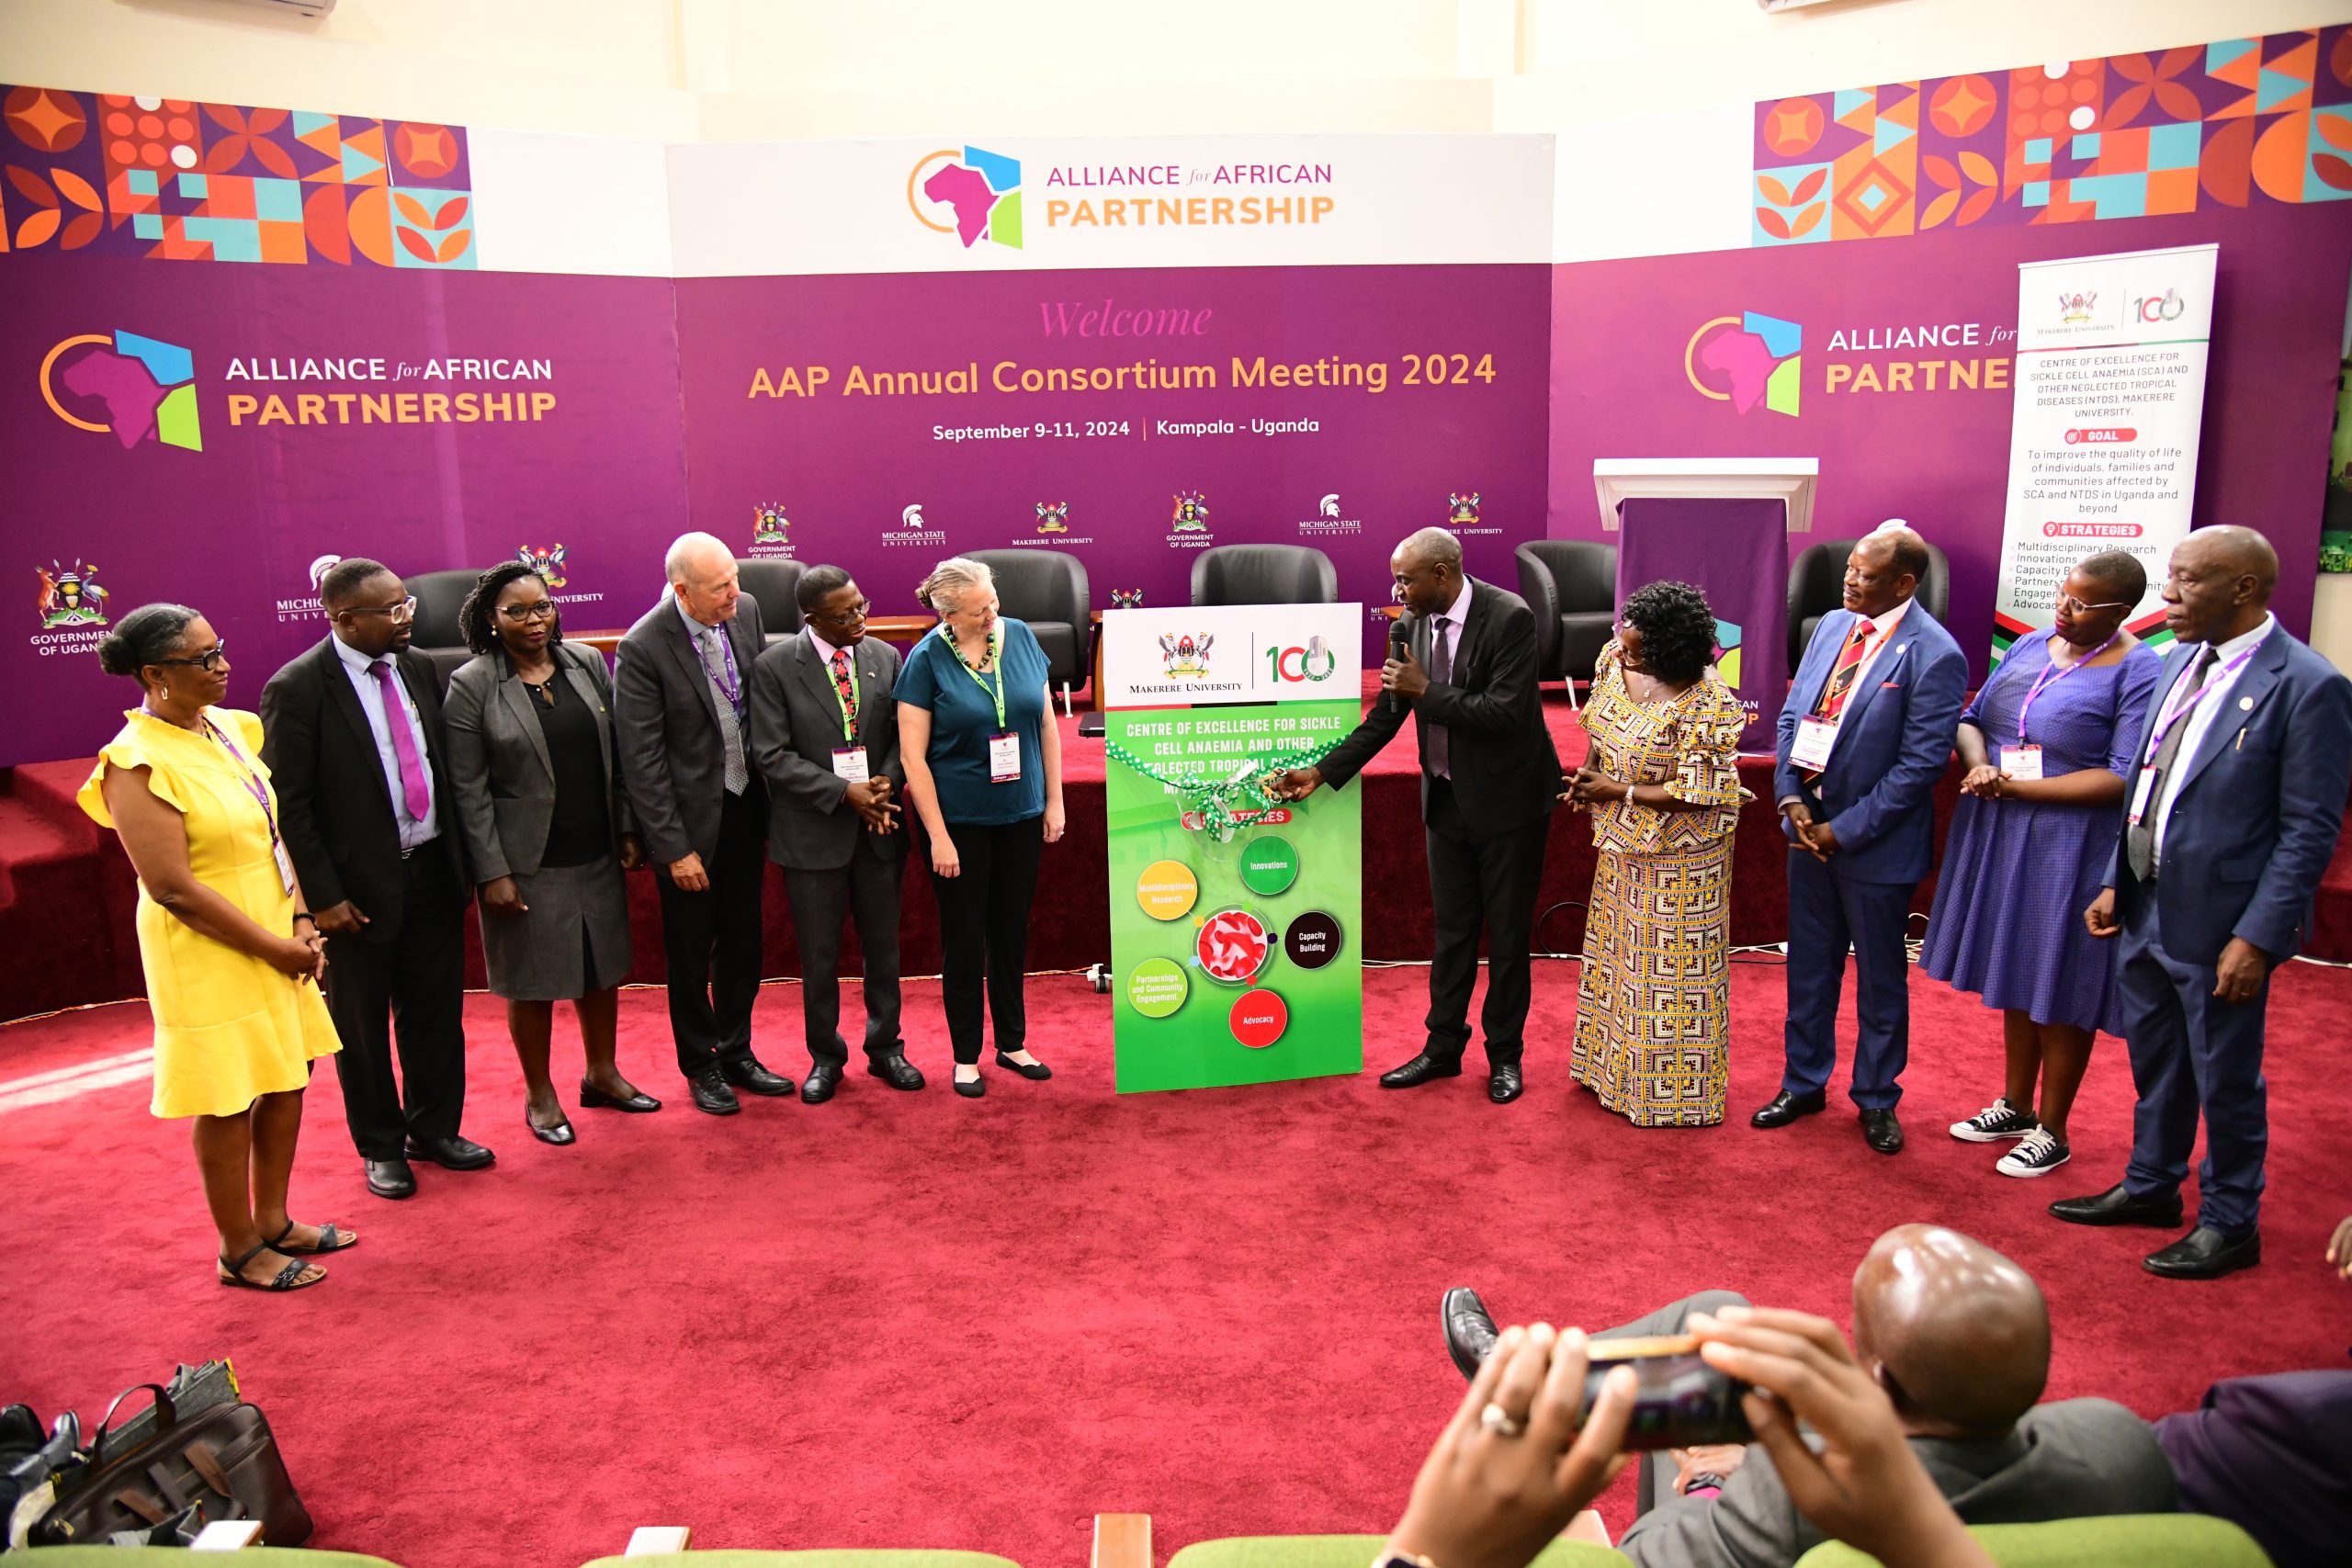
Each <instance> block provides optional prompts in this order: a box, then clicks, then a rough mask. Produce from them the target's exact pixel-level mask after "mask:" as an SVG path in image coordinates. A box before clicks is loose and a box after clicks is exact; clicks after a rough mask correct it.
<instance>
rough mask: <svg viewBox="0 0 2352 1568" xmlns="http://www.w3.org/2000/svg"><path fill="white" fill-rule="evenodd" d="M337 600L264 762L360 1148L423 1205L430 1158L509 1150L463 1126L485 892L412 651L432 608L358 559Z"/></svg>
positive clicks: (437, 697)
mask: <svg viewBox="0 0 2352 1568" xmlns="http://www.w3.org/2000/svg"><path fill="white" fill-rule="evenodd" d="M319 599H320V602H321V603H322V604H323V605H324V606H325V609H326V613H327V618H328V621H329V622H330V624H331V626H332V627H333V630H332V631H331V633H330V635H329V636H328V637H327V638H326V639H325V640H324V641H323V642H322V643H320V644H319V646H318V647H316V648H314V649H311V650H310V651H308V652H306V653H304V654H301V655H300V656H299V657H298V658H296V659H295V660H293V661H292V662H291V663H289V664H288V665H287V666H286V667H285V668H284V669H282V670H280V671H278V672H277V674H275V675H273V676H271V677H270V678H269V683H268V684H267V685H266V686H265V687H263V688H262V694H261V722H262V752H261V754H262V761H264V762H266V764H267V765H268V767H269V771H270V773H271V775H272V779H273V782H274V783H275V784H277V800H278V815H279V819H280V823H281V825H282V828H283V831H284V834H285V840H286V849H287V852H288V854H289V855H291V856H292V857H293V861H294V869H295V871H296V873H297V874H299V875H300V879H301V887H302V892H303V894H304V896H305V897H308V898H309V899H310V900H311V904H312V905H313V906H314V907H315V910H316V918H317V920H318V929H319V931H320V933H321V934H322V935H323V936H324V937H325V938H326V939H327V978H326V987H325V988H326V997H327V1010H328V1011H329V1012H331V1013H333V1014H334V1027H335V1032H336V1033H337V1034H339V1035H341V1036H342V1037H343V1051H342V1053H341V1055H337V1056H336V1058H335V1073H336V1076H337V1077H339V1078H340V1079H341V1080H342V1083H343V1108H344V1118H345V1121H346V1122H348V1123H349V1125H350V1128H351V1141H352V1142H353V1143H354V1144H355V1145H357V1146H358V1149H359V1158H360V1162H361V1165H362V1166H363V1167H364V1168H365V1171H366V1175H367V1179H368V1191H370V1192H372V1193H374V1194H375V1195H376V1196H377V1197H379V1198H406V1197H408V1196H410V1195H411V1194H412V1193H413V1192H415V1190H416V1177H415V1175H414V1173H413V1171H412V1170H411V1169H410V1167H409V1162H410V1161H411V1160H413V1159H421V1160H429V1161H431V1162H432V1163H433V1164H435V1165H438V1166H441V1167H443V1168H446V1169H449V1170H479V1169H481V1168H482V1167H484V1166H486V1165H488V1164H490V1163H491V1161H492V1158H493V1157H495V1156H492V1154H491V1152H490V1151H489V1150H488V1149H486V1148H484V1147H482V1146H481V1145H480V1144H477V1143H474V1142H473V1141H472V1140H470V1139H468V1138H464V1137H461V1136H459V1135H458V1120H459V1118H460V1117H461V1116H462V1114H463V1113H464V1111H465V1105H466V1036H465V1021H464V1018H463V1016H462V1008H463V1003H464V994H465V961H466V944H465V919H464V917H465V912H466V904H467V902H468V901H469V899H470V898H471V897H472V893H473V884H472V883H471V881H469V879H468V877H467V875H466V868H465V858H464V853H463V852H462V850H461V849H460V848H459V845H458V828H457V821H456V818H454V817H453V816H452V815H451V813H452V811H453V809H454V807H452V806H451V804H450V795H449V775H448V764H447V761H445V759H446V757H447V751H448V748H447V745H446V744H445V742H444V738H443V731H442V728H441V689H440V684H439V682H437V681H436V680H435V676H434V672H433V666H432V664H431V663H430V662H429V661H428V660H426V659H425V658H424V655H422V654H419V653H413V652H411V651H410V649H409V637H410V635H411V632H412V630H413V623H414V620H415V615H416V601H415V600H413V599H412V598H410V597H409V596H408V590H407V588H406V587H405V586H403V585H402V583H401V580H400V578H399V577H398V576H397V575H395V574H394V573H393V571H392V570H391V569H390V568H389V567H387V566H385V565H383V564H382V563H381V562H380V561H372V560H368V559H366V558H361V557H356V556H355V557H352V558H348V559H345V560H343V561H339V562H337V563H336V564H335V565H334V567H333V568H331V569H330V570H328V571H327V573H326V575H325V576H324V577H322V578H321V579H320V580H319ZM395 1024H397V1026H398V1031H399V1041H400V1077H399V1078H398V1079H397V1080H396V1079H395V1078H394V1077H393V1075H392V1043H393V1030H394V1025H395Z"/></svg>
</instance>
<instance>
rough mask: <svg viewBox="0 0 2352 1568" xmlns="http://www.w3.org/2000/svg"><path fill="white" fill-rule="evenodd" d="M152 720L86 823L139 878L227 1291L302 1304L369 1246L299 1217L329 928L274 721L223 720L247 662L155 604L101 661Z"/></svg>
mask: <svg viewBox="0 0 2352 1568" xmlns="http://www.w3.org/2000/svg"><path fill="white" fill-rule="evenodd" d="M98 662H99V665H100V666H101V667H102V668H103V669H105V671H107V673H108V674H109V675H128V676H130V677H131V678H132V679H134V680H136V681H137V682H139V688H140V692H141V697H142V699H143V700H142V702H141V705H140V706H139V707H137V708H134V709H132V710H131V711H130V712H129V713H126V714H125V715H123V718H124V720H125V722H124V725H123V728H122V730H121V732H120V733H119V734H118V735H117V736H116V737H115V738H114V739H112V740H110V741H108V742H107V747H106V750H103V751H101V752H99V753H98V765H97V768H96V771H95V772H93V773H91V774H90V781H89V783H87V784H84V785H83V786H82V792H81V795H80V796H79V797H78V798H79V799H80V802H81V806H82V809H83V810H85V811H86V812H88V813H89V814H90V816H91V817H92V818H94V819H95V820H96V822H97V823H98V825H99V826H100V827H104V828H111V829H114V830H115V832H116V834H117V835H118V836H119V838H120V839H121V840H122V847H123V850H124V852H126V853H128V854H129V855H130V864H131V868H132V869H133V870H134V871H136V872H137V873H138V874H139V917H138V919H139V957H140V963H141V966H142V967H143V968H144V969H145V970H146V974H147V1000H148V1006H149V1008H150V1009H151V1010H153V1013H154V1018H155V1096H154V1101H153V1111H154V1113H155V1114H156V1115H158V1116H164V1117H176V1116H188V1117H193V1118H194V1119H195V1125H196V1133H195V1141H196V1163H197V1168H198V1170H199V1171H201V1172H202V1174H203V1177H204V1197H205V1201H206V1202H207V1203H208V1204H209V1206H210V1208H211V1210H212V1223H213V1225H214V1227H215V1228H216V1229H218V1230H219V1231H220V1257H219V1260H218V1263H217V1266H216V1269H215V1273H216V1275H217V1277H218V1278H219V1279H220V1282H221V1283H222V1284H224V1285H241V1286H244V1287H247V1288H249V1289H253V1290H263V1291H294V1290H300V1289H301V1288H303V1287H304V1286H307V1285H315V1284H317V1283H319V1282H320V1281H321V1280H324V1279H325V1278H326V1270H325V1269H322V1268H320V1267H319V1266H318V1265H317V1264H315V1263H313V1262H311V1261H310V1259H311V1258H314V1257H316V1256H317V1255H319V1254H321V1253H327V1252H338V1251H341V1250H342V1249H343V1248H344V1247H349V1246H351V1245H352V1244H353V1243H354V1242H356V1241H357V1240H358V1239H359V1238H358V1237H357V1236H356V1235H353V1234H352V1233H351V1232H349V1231H346V1230H343V1229H341V1228H340V1227H338V1226H335V1225H305V1224H296V1223H295V1222H294V1221H293V1220H292V1219H291V1218H290V1217H289V1216H288V1213H287V1212H286V1188H287V1183H288V1179H290V1178H291V1177H292V1175H293V1170H294V1145H295V1140H296V1138H297V1136H298V1135H299V1134H300V1132H301V1129H302V1090H303V1089H304V1087H305V1086H306V1085H307V1084H308V1083H309V1082H310V1077H311V1061H312V1060H313V1059H314V1058H316V1057H320V1056H325V1055H333V1054H334V1052H335V1051H336V1050H337V1049H338V1048H339V1043H338V1042H337V1040H336V1038H335V1032H334V1021H332V1020H331V1019H330V1018H329V1017H328V1016H327V1008H326V1002H325V1000H324V999H323V998H321V997H320V995H319V987H318V980H319V976H321V975H322V973H324V972H325V969H326V956H325V949H324V945H323V943H322V940H321V938H320V936H319V932H318V927H317V926H316V925H315V924H314V923H312V922H311V917H310V916H309V914H307V913H306V912H304V911H303V909H302V907H301V905H302V892H301V888H300V886H297V884H296V882H295V879H294V867H293V863H292V862H291V861H289V860H288V858H287V856H286V853H285V851H284V849H283V848H282V846H281V845H280V844H279V842H278V837H277V794H276V792H275V791H273V790H272V789H271V787H270V784H269V773H268V771H267V770H266V768H264V767H263V766H262V762H261V720H260V719H258V718H256V717H255V716H254V715H252V714H249V713H241V712H238V711H236V710H234V709H231V708H223V707H218V706H216V704H218V703H219V702H220V699H221V698H222V697H224V696H226V695H227V694H228V690H229V660H228V659H227V657H226V656H225V654H224V652H223V650H222V648H221V642H220V637H216V636H214V635H213V631H212V627H211V626H209V624H207V623H206V621H205V619H204V617H203V616H201V615H198V614H197V613H196V612H195V611H194V610H191V609H189V608H187V606H186V605H184V604H146V605H142V606H141V607H140V608H139V609H136V610H133V611H132V612H131V613H130V615H125V616H124V617H123V618H122V620H121V622H120V624H119V626H116V628H115V630H114V631H113V632H112V633H111V634H109V635H108V636H107V638H106V640H105V641H103V642H101V643H100V644H99V645H98Z"/></svg>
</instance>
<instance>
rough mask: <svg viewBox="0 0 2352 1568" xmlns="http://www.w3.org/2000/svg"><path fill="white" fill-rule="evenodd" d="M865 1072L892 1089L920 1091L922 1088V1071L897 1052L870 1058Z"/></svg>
mask: <svg viewBox="0 0 2352 1568" xmlns="http://www.w3.org/2000/svg"><path fill="white" fill-rule="evenodd" d="M865 1070H866V1071H867V1072H868V1073H871V1074H872V1075H873V1076H874V1077H877V1078H880V1079H881V1080H882V1081H883V1082H884V1083H887V1084H888V1085H889V1086H890V1087H891V1088H892V1089H921V1088H922V1068H920V1067H918V1066H915V1065H914V1064H913V1063H912V1062H910V1061H908V1060H907V1059H906V1057H904V1056H902V1055H899V1053H898V1052H895V1051H893V1052H892V1053H890V1055H887V1056H872V1057H868V1058H867V1059H866V1063H865Z"/></svg>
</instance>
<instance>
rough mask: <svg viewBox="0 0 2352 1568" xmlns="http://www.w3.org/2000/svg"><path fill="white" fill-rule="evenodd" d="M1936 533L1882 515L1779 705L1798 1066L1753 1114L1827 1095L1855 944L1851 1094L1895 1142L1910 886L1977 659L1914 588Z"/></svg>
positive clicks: (1798, 1108)
mask: <svg viewBox="0 0 2352 1568" xmlns="http://www.w3.org/2000/svg"><path fill="white" fill-rule="evenodd" d="M1927 574H1928V546H1927V541H1926V540H1924V539H1922V538H1920V537H1919V536H1918V535H1917V534H1915V533H1913V532H1912V531H1911V530H1910V529H1909V528H1906V527H1905V526H1903V525H1901V524H1898V523H1891V524H1888V525H1884V526H1883V527H1881V528H1880V529H1879V530H1878V531H1877V532H1875V533H1873V534H1871V536H1869V537H1868V538H1866V539H1864V540H1863V541H1862V542H1861V543H1860V544H1859V545H1856V546H1855V547H1854V553H1853V556H1852V558H1850V559H1849V560H1848V561H1847V563H1846V607H1845V608H1844V609H1843V610H1840V611H1838V613H1836V614H1835V615H1828V616H1826V617H1824V618H1823V620H1822V623H1821V626H1820V628H1819V629H1818V630H1816V631H1815V633H1814V637H1813V642H1812V644H1811V645H1810V646H1808V647H1807V648H1806V649H1805V650H1804V662H1803V663H1802V664H1800V665H1798V666H1797V675H1796V680H1795V681H1794V682H1792V683H1791V685H1790V687H1789V696H1788V701H1787V702H1786V703H1785V704H1784V705H1782V706H1781V745H1780V764H1779V767H1778V768H1777V769H1776V770H1775V772H1774V773H1773V794H1774V796H1775V798H1776V799H1778V800H1779V801H1780V803H1781V817H1782V818H1784V819H1785V822H1786V827H1787V830H1788V834H1789V837H1790V839H1791V840H1792V844H1791V846H1790V850H1789V965H1788V972H1789V1020H1788V1034H1787V1050H1788V1068H1787V1071H1786V1072H1785V1073H1783V1074H1782V1076H1781V1092H1780V1093H1778V1094H1776V1095H1774V1096H1773V1097H1772V1099H1771V1100H1770V1102H1769V1103H1767V1104H1766V1105H1765V1106H1764V1107H1763V1108H1762V1109H1761V1110H1759V1111H1757V1112H1756V1114H1755V1115H1754V1116H1752V1117H1750V1118H1749V1119H1748V1123H1749V1125H1751V1126H1756V1127H1785V1126H1787V1125H1788V1124H1789V1123H1790V1122H1793V1121H1795V1120H1796V1119H1797V1118H1798V1117H1800V1116H1810V1115H1812V1114H1813V1113H1814V1112H1815V1111H1819V1110H1822V1109H1823V1108H1824V1107H1826V1105H1827V1104H1828V1103H1829V1075H1830V1072H1831V1070H1832V1069H1833V1068H1835V1067H1836V1066H1837V1065H1838V1040H1837V1027H1838V998H1839V994H1840V993H1841V992H1842V991H1843V990H1844V988H1845V983H1846V950H1847V948H1848V946H1849V944H1850V945H1851V946H1852V948H1853V952H1854V1012H1855V1017H1856V1020H1857V1021H1858V1022H1859V1023H1860V1041H1859V1043H1858V1044H1857V1046H1856V1049H1855V1052H1854V1087H1853V1096H1854V1103H1855V1105H1856V1106H1857V1107H1859V1108H1860V1111H1861V1122H1862V1135H1863V1137H1864V1138H1865V1139H1866V1140H1867V1141H1868V1142H1869V1144H1870V1146H1871V1147H1872V1148H1874V1149H1876V1150H1877V1151H1878V1152H1879V1153H1881V1154H1883V1155H1891V1154H1894V1153H1897V1152H1898V1151H1900V1150H1901V1149H1902V1147H1903V1123H1902V1122H1899V1121H1897V1120H1896V1119H1895V1114H1894V1103H1895V1101H1896V1100H1900V1099H1902V1098H1903V1086H1902V1085H1901V1084H1900V1083H1899V1082H1897V1081H1896V1080H1897V1079H1898V1078H1899V1077H1901V1076H1902V1073H1903V1064H1904V1061H1905V1057H1906V1056H1907V1055H1908V1054H1909V1051H1910V1031H1911V992H1910V959H1909V953H1907V951H1906V950H1905V945H1904V942H1905V936H1906V935H1907V934H1908V929H1909V923H1910V918H1911V895H1912V893H1913V891H1914V890H1916V889H1917V887H1918V886H1919V879H1920V878H1921V877H1923V876H1925V875H1927V874H1928V863H1929V862H1930V861H1931V860H1933V859H1934V857H1935V836H1936V824H1935V816H1934V807H1933V806H1932V804H1931V803H1930V799H1929V796H1930V795H1932V794H1933V792H1934V790H1935V787H1936V781H1937V780H1938V779H1940V778H1941V777H1943V773H1944V768H1945V766H1946V764H1947V763H1948V762H1949V761H1951V746H1952V734H1953V730H1954V728H1956V726H1957V725H1958V723H1959V720H1960V707H1961V699H1962V695H1963V694H1964V693H1965V692H1966V690H1967V686H1968V661H1967V660H1965V659H1963V658H1962V657H1961V652H1960V649H1959V646H1958V645H1957V644H1955V643H1954V642H1953V641H1952V640H1951V634H1950V633H1948V632H1946V631H1945V630H1944V629H1943V627H1941V626H1938V625H1937V624H1936V620H1935V617H1934V616H1932V615H1928V612H1927V610H1926V608H1925V607H1924V606H1922V605H1920V604H1917V603H1915V602H1914V598H1913V596H1914V595H1915V594H1916V593H1917V592H1918V588H1919V581H1920V579H1922V578H1924V577H1925V576H1926V575H1927Z"/></svg>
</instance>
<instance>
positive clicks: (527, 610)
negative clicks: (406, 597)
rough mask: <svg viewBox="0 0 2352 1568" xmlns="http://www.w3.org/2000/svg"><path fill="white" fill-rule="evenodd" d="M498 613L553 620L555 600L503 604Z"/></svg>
mask: <svg viewBox="0 0 2352 1568" xmlns="http://www.w3.org/2000/svg"><path fill="white" fill-rule="evenodd" d="M409 603H410V604H415V603H416V601H415V600H413V599H412V600H410V601H409ZM498 613H499V614H500V615H503V616H505V617H506V618H507V619H508V620H510V621H551V620H553V619H555V615H556V608H555V601H554V600H552V599H542V600H540V601H539V602H538V603H537V604H507V605H503V606H501V608H500V609H499V612H498Z"/></svg>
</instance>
